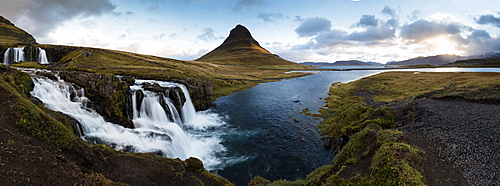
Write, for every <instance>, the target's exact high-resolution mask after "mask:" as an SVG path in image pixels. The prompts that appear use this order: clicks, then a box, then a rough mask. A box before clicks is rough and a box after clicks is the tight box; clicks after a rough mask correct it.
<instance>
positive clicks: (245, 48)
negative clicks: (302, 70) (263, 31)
mask: <svg viewBox="0 0 500 186" xmlns="http://www.w3.org/2000/svg"><path fill="white" fill-rule="evenodd" d="M196 61H206V62H212V63H217V64H237V65H252V66H269V65H297V64H296V63H293V62H290V61H287V60H285V59H283V58H281V57H279V56H278V55H275V54H272V53H271V52H269V51H267V50H266V49H264V48H262V47H261V46H260V45H259V43H258V42H257V41H256V40H255V39H254V38H253V37H252V34H250V31H249V30H248V29H247V28H246V27H244V26H242V25H236V27H234V28H233V29H232V30H231V31H230V32H229V36H228V37H227V38H226V40H224V42H223V43H222V44H221V45H220V46H219V47H217V48H215V49H214V50H212V51H211V52H209V53H207V54H205V55H203V56H201V57H200V58H199V59H197V60H196Z"/></svg>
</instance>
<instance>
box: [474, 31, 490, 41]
mask: <svg viewBox="0 0 500 186" xmlns="http://www.w3.org/2000/svg"><path fill="white" fill-rule="evenodd" d="M470 36H471V37H472V38H483V39H489V38H491V36H490V34H489V33H488V32H486V31H485V30H474V31H472V34H471V35H470Z"/></svg>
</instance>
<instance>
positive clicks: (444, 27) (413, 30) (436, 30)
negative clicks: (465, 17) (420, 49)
mask: <svg viewBox="0 0 500 186" xmlns="http://www.w3.org/2000/svg"><path fill="white" fill-rule="evenodd" d="M461 29H462V26H461V25H460V24H459V23H453V22H452V23H446V22H434V21H427V20H418V21H415V22H413V23H411V24H406V25H404V26H403V27H402V28H401V32H400V36H401V38H403V39H406V40H411V41H414V42H419V41H423V40H425V39H428V38H433V37H436V36H440V35H455V34H459V33H460V32H461Z"/></svg>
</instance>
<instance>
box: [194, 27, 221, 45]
mask: <svg viewBox="0 0 500 186" xmlns="http://www.w3.org/2000/svg"><path fill="white" fill-rule="evenodd" d="M196 38H198V39H200V40H202V41H205V42H209V41H212V40H217V39H224V37H222V36H221V37H217V36H215V31H214V29H212V28H204V29H203V30H202V33H201V35H199V36H196Z"/></svg>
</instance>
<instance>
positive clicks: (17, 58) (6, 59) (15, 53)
mask: <svg viewBox="0 0 500 186" xmlns="http://www.w3.org/2000/svg"><path fill="white" fill-rule="evenodd" d="M11 55H12V61H13V62H21V61H25V60H24V47H19V48H9V49H7V50H6V51H5V53H4V54H3V64H4V65H10V63H11V60H10V59H11Z"/></svg>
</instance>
